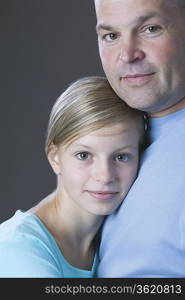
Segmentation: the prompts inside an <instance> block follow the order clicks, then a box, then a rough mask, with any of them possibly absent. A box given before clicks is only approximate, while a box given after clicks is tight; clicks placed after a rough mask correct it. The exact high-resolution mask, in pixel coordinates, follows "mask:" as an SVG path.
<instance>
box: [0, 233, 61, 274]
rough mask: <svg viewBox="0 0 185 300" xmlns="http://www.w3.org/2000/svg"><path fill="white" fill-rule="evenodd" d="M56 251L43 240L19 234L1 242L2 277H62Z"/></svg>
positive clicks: (0, 269)
mask: <svg viewBox="0 0 185 300" xmlns="http://www.w3.org/2000/svg"><path fill="white" fill-rule="evenodd" d="M61 273H62V272H61V268H60V267H59V265H58V262H57V257H56V256H55V252H54V251H52V249H51V248H50V247H48V245H46V244H45V243H44V242H43V241H42V240H40V239H39V238H36V237H32V236H29V235H24V234H18V235H16V236H15V237H13V238H12V239H10V238H9V239H8V240H4V241H1V243H0V277H1V278H2V277H3V278H7V277H9V278H10V277H14V278H15V277H22V278H28V277H29V278H62V277H63V274H61Z"/></svg>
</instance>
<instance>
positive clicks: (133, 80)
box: [121, 73, 155, 85]
mask: <svg viewBox="0 0 185 300" xmlns="http://www.w3.org/2000/svg"><path fill="white" fill-rule="evenodd" d="M154 74H155V73H147V74H126V75H124V76H121V79H122V80H124V82H126V83H128V84H130V85H134V84H136V85H140V84H143V83H146V82H147V81H149V80H150V79H151V78H152V76H153V75H154Z"/></svg>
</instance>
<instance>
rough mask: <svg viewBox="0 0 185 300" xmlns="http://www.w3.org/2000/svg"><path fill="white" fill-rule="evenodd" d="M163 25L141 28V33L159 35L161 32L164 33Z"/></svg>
mask: <svg viewBox="0 0 185 300" xmlns="http://www.w3.org/2000/svg"><path fill="white" fill-rule="evenodd" d="M162 31H163V30H162V27H161V26H159V25H149V26H146V27H144V28H143V29H142V30H141V33H144V34H147V35H154V36H155V35H158V34H160V33H162Z"/></svg>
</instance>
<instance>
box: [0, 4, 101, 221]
mask: <svg viewBox="0 0 185 300" xmlns="http://www.w3.org/2000/svg"><path fill="white" fill-rule="evenodd" d="M93 2H94V1H93V0H0V43H1V46H0V105H1V110H0V111H1V114H0V116H1V117H0V138H1V139H0V141H1V147H0V149H1V150H0V222H2V221H4V220H5V219H7V218H9V217H11V216H12V215H13V214H14V212H15V211H16V210H17V209H22V210H26V209H28V208H30V207H31V206H33V205H35V204H36V203H37V202H38V201H40V200H41V199H42V198H43V197H45V196H46V195H47V194H48V193H50V192H51V191H52V190H53V189H54V188H55V183H56V181H55V175H54V174H53V172H52V170H51V169H50V166H49V164H48V162H47V160H46V157H45V153H44V141H45V132H46V127H47V122H48V117H49V112H50V109H51V107H52V105H53V103H54V101H55V100H56V98H57V97H58V96H59V95H60V93H61V92H62V91H63V90H64V88H65V87H66V86H67V85H68V84H69V83H70V82H71V81H73V80H75V79H77V78H79V77H82V76H86V75H102V74H103V71H102V67H101V62H100V59H99V54H98V47H97V37H96V32H95V25H96V17H95V11H94V3H93Z"/></svg>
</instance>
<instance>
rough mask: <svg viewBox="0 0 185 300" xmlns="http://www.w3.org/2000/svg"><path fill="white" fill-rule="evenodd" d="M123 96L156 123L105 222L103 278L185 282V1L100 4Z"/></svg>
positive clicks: (106, 59)
mask: <svg viewBox="0 0 185 300" xmlns="http://www.w3.org/2000/svg"><path fill="white" fill-rule="evenodd" d="M95 9H96V15H97V33H98V43H99V52H100V57H101V61H102V65H103V68H104V71H105V74H106V76H107V78H108V80H109V82H110V84H111V85H112V87H113V89H114V90H115V91H116V93H117V94H118V95H119V96H120V97H121V98H122V99H123V100H124V101H126V102H127V103H128V104H129V105H130V106H132V107H134V108H137V109H140V110H142V111H146V112H147V113H148V115H149V116H150V127H151V131H150V135H151V145H150V146H149V147H148V148H147V150H146V151H145V153H144V155H143V159H142V162H141V168H140V171H139V174H138V178H137V179H136V181H135V183H134V185H133V187H132V188H131V190H130V191H129V193H128V195H127V197H126V199H125V200H124V202H123V204H122V206H121V207H120V209H119V210H118V211H117V212H116V213H114V214H113V215H112V216H109V217H108V218H107V221H106V222H105V225H104V228H103V233H102V242H101V245H100V266H99V270H98V276H99V277H185V187H184V186H185V129H184V128H185V30H184V28H185V1H183V0H95Z"/></svg>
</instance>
